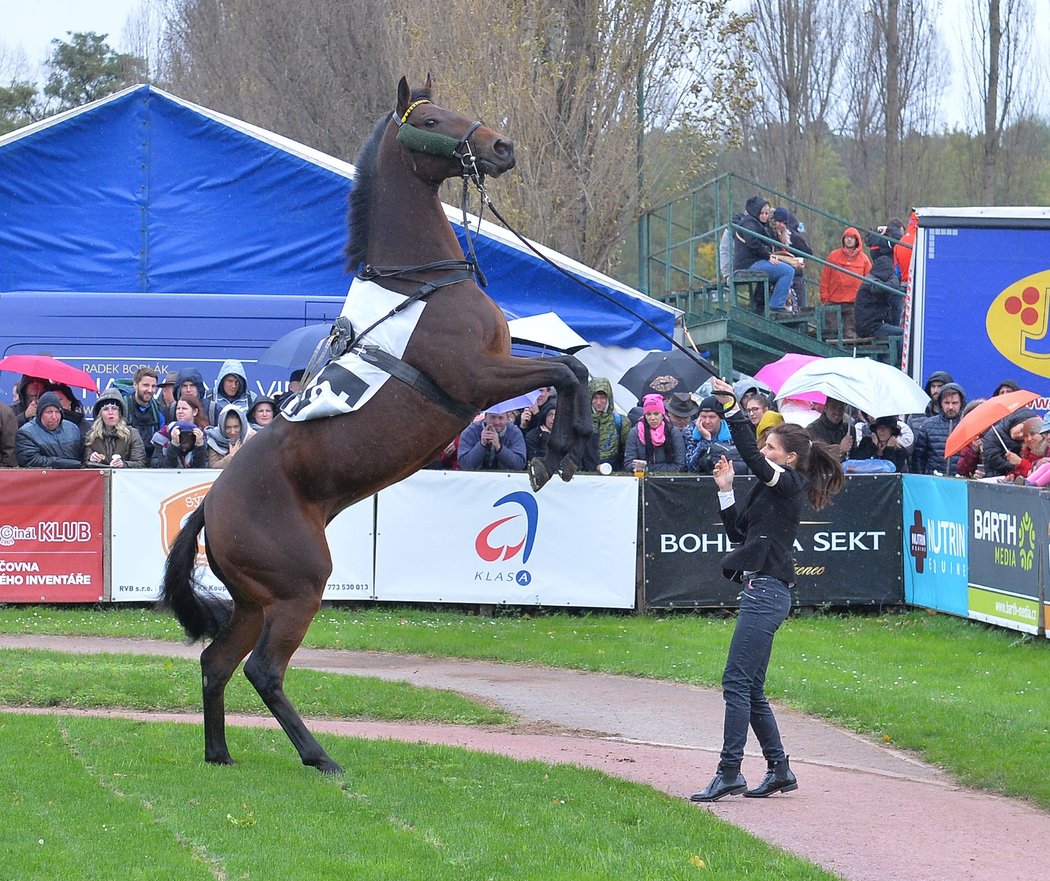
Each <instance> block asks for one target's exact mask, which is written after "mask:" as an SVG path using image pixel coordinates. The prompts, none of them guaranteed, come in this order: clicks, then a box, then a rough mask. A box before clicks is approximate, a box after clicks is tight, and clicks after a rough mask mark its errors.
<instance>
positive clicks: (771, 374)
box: [755, 352, 828, 404]
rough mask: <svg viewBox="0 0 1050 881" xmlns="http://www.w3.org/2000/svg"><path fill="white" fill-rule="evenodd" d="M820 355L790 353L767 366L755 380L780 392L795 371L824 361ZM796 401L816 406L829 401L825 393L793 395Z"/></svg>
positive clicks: (759, 372)
mask: <svg viewBox="0 0 1050 881" xmlns="http://www.w3.org/2000/svg"><path fill="white" fill-rule="evenodd" d="M823 360H824V359H823V358H821V357H820V356H819V355H800V354H799V353H798V352H788V353H787V354H786V355H784V356H783V357H781V358H779V359H778V360H776V361H774V362H773V363H772V364H767V365H766V366H765V367H763V368H762V369H761V370H759V371H758V373H756V374H755V379H760V380H761V381H762V382H764V383H765V384H766V385H768V386H769V387H770V388H771V389H773V391H774V392H779V391H780V387H781V386H782V385H783V384H784V383H785V382H787V380H788V379H789V378H790V377H792V376H794V374H795V371H797V370H798V369H799V368H801V367H804V366H805V365H806V364H811V363H812V362H814V361H823ZM791 397H792V398H794V399H795V400H796V401H810V402H812V403H814V404H823V403H824V402H825V401H827V399H828V396H827V395H825V394H824V393H823V392H802V393H800V394H797V395H792V396H791Z"/></svg>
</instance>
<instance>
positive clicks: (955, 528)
mask: <svg viewBox="0 0 1050 881" xmlns="http://www.w3.org/2000/svg"><path fill="white" fill-rule="evenodd" d="M966 489H967V481H965V480H959V479H957V478H953V477H926V476H924V475H918V474H905V475H904V505H903V507H902V508H901V515H902V521H903V522H902V525H903V549H904V599H905V602H907V603H908V604H909V605H913V606H925V607H926V608H928V609H937V610H939V611H941V612H948V613H950V614H952V615H960V616H962V617H963V618H965V617H967V615H968V614H969V599H968V594H969V583H968V581H969V557H968V555H967V545H968V543H969V529H968V524H969V505H968V502H967V492H966Z"/></svg>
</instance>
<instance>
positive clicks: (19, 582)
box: [0, 470, 105, 603]
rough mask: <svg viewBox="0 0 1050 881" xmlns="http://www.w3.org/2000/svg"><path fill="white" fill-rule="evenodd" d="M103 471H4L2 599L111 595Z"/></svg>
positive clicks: (0, 481)
mask: <svg viewBox="0 0 1050 881" xmlns="http://www.w3.org/2000/svg"><path fill="white" fill-rule="evenodd" d="M104 498H105V476H104V475H103V473H102V472H101V471H93V470H92V471H86V470H85V471H6V470H5V471H3V472H0V602H6V603H19V602H21V603H27V602H28V603H83V602H90V603H93V602H98V601H99V600H101V599H102V598H103V595H104V593H105V585H104V583H103V579H102V557H103V547H104V544H105V537H104V535H103V514H102V511H103V499H104Z"/></svg>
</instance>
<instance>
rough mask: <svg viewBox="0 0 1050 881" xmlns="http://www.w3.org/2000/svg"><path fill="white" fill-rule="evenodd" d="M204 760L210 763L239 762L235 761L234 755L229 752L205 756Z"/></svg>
mask: <svg viewBox="0 0 1050 881" xmlns="http://www.w3.org/2000/svg"><path fill="white" fill-rule="evenodd" d="M204 761H206V762H207V763H208V764H209V765H235V764H237V763H236V762H234V760H233V756H231V755H230V754H229V753H226V754H225V755H217V756H205V757H204Z"/></svg>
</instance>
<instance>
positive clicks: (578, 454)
mask: <svg viewBox="0 0 1050 881" xmlns="http://www.w3.org/2000/svg"><path fill="white" fill-rule="evenodd" d="M556 360H558V361H560V362H561V363H562V364H564V365H565V366H566V367H568V368H569V370H570V371H571V372H572V375H573V376H574V377H575V382H573V383H568V384H567V385H566V391H565V400H564V402H563V401H562V392H561V390H559V391H558V409H557V411H556V412H555V414H554V428H553V429H552V430H551V438H550V442H549V443H548V445H547V456H546V457H545V459H544V463H543V464H544V468H545V469H546V470H547V471H548V473H551V474H553V473H554V472H555V471H557V472H558V474H560V475H561V479H562V480H571V479H572V476H573V475H574V474H575V473H576V469H577V468H579V466H580V463H581V462H582V461H583V457H584V454H585V453H586V451H587V442H588V440H589V438H590V436H591V433H592V432H593V425H592V422H591V402H590V399H589V398H588V397H587V393H586V392H587V378H588V372H587V368H586V367H585V366H584V365H583V363H582V362H580V361H579V360H578V359H576V358H574V357H572V356H571V355H566V356H564V357H561V358H557V359H556ZM563 411H564V416H563ZM559 419H560V420H561V421H562V427H561V429H560V431H559V428H558V421H559ZM555 435H557V444H555Z"/></svg>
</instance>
